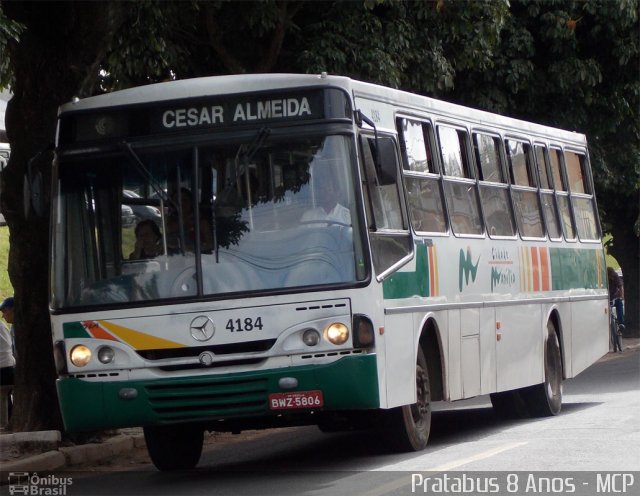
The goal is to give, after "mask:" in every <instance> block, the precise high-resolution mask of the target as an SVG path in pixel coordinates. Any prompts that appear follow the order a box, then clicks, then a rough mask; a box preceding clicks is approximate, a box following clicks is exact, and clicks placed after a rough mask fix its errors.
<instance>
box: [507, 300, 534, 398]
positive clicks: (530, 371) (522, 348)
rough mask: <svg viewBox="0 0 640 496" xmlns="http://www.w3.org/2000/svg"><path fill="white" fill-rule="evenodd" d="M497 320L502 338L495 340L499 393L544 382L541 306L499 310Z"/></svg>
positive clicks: (521, 306) (529, 305) (522, 306)
mask: <svg viewBox="0 0 640 496" xmlns="http://www.w3.org/2000/svg"><path fill="white" fill-rule="evenodd" d="M496 321H497V322H499V323H500V331H501V339H500V341H496V369H497V390H498V391H508V390H511V389H518V388H521V387H525V386H530V385H532V384H539V383H541V382H543V381H544V372H543V362H544V360H543V359H542V357H543V356H544V355H543V342H544V339H543V334H542V329H543V324H542V309H541V306H540V305H539V304H533V303H532V304H527V305H517V306H516V305H509V306H505V307H498V308H496ZM544 327H545V328H546V323H545V325H544Z"/></svg>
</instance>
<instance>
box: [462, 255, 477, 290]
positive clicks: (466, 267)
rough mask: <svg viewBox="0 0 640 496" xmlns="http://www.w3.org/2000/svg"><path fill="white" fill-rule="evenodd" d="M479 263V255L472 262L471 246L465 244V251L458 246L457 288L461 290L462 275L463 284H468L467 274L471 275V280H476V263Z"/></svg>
mask: <svg viewBox="0 0 640 496" xmlns="http://www.w3.org/2000/svg"><path fill="white" fill-rule="evenodd" d="M479 263H480V257H478V259H477V260H476V263H475V264H474V263H473V261H472V257H471V248H470V247H469V246H467V253H466V254H465V252H464V250H463V249H462V248H460V266H459V269H458V288H459V289H460V291H462V279H463V276H464V285H465V286H468V285H469V276H471V282H476V274H477V272H478V264H479Z"/></svg>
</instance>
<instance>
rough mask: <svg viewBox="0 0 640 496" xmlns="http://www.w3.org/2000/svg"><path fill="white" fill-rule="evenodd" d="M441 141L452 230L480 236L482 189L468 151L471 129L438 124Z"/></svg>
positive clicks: (481, 228) (441, 154)
mask: <svg viewBox="0 0 640 496" xmlns="http://www.w3.org/2000/svg"><path fill="white" fill-rule="evenodd" d="M438 140H439V143H440V159H441V160H442V164H443V167H444V176H445V177H444V192H445V198H446V201H447V204H448V206H449V219H450V222H451V229H452V230H453V232H454V234H456V235H460V234H462V235H465V234H471V235H480V234H482V232H483V225H482V219H481V217H480V206H479V205H480V201H479V198H478V188H477V187H476V182H475V180H474V179H473V175H472V174H471V170H472V166H471V164H472V162H471V160H470V157H469V156H468V153H467V143H468V136H467V132H466V131H465V130H462V129H455V128H453V127H448V126H438Z"/></svg>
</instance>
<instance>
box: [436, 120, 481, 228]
mask: <svg viewBox="0 0 640 496" xmlns="http://www.w3.org/2000/svg"><path fill="white" fill-rule="evenodd" d="M441 127H444V128H448V129H453V130H454V131H455V132H456V133H457V134H458V142H459V143H460V133H463V134H462V136H463V140H462V143H461V146H460V151H461V160H462V164H461V165H462V167H463V173H464V172H466V173H467V174H468V176H469V177H460V176H449V175H447V174H446V170H445V167H444V162H443V156H442V143H441V139H440V133H439V129H440V128H441ZM434 135H435V138H436V145H437V150H438V153H437V154H436V155H437V157H438V161H439V162H440V171H441V175H442V186H443V188H442V189H443V193H444V199H445V203H446V210H447V222H448V225H449V230H450V232H451V233H453V235H454V236H455V237H457V238H476V239H481V238H484V237H485V235H486V234H485V233H486V228H485V223H484V215H483V209H482V201H481V199H480V189H479V186H478V179H477V178H478V173H477V170H476V168H475V167H476V165H475V159H474V154H473V150H472V146H471V135H470V132H469V129H468V128H467V127H465V126H463V125H460V124H455V123H452V122H450V121H446V120H442V121H436V122H435V125H434ZM465 158H466V161H467V163H466V170H465V163H464V162H465ZM449 184H451V185H456V184H467V185H469V186H471V187H472V188H473V190H474V191H475V195H474V196H475V208H476V212H477V220H478V221H479V223H480V229H479V232H478V233H468V232H457V231H456V222H454V219H453V215H454V208H453V205H452V201H453V200H452V198H451V196H452V195H450V194H449V193H448V185H449ZM470 205H471V204H470Z"/></svg>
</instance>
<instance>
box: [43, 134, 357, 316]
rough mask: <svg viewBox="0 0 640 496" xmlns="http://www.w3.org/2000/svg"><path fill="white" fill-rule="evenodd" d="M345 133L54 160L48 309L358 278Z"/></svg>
mask: <svg viewBox="0 0 640 496" xmlns="http://www.w3.org/2000/svg"><path fill="white" fill-rule="evenodd" d="M353 156H354V155H353V150H352V143H351V141H350V139H349V138H348V137H346V136H341V135H338V136H321V137H316V138H296V139H291V138H289V139H287V140H286V141H282V140H280V141H277V140H274V139H268V133H267V132H266V130H263V131H262V132H260V133H256V135H255V136H252V137H251V138H250V139H248V140H246V142H241V143H240V142H238V143H230V142H225V143H224V144H220V145H206V146H199V147H189V148H182V149H173V150H166V149H164V150H154V151H152V152H150V151H145V152H142V151H133V149H131V148H127V147H123V152H122V154H118V155H113V156H109V157H102V158H96V157H95V156H94V157H91V158H85V159H77V158H75V159H73V160H66V161H65V160H63V161H61V162H60V163H59V164H58V166H57V170H58V181H57V185H56V187H57V193H58V194H57V201H56V204H55V210H56V212H55V217H54V218H55V226H54V236H53V239H54V244H53V259H54V263H53V271H52V294H53V298H52V303H53V305H54V307H56V308H61V307H68V306H81V305H101V304H114V303H125V302H132V301H134V302H137V301H151V300H162V299H170V298H183V297H191V298H193V297H210V296H215V295H220V294H228V293H238V292H256V291H270V290H271V291H273V290H277V289H281V288H299V287H310V286H325V285H329V284H332V285H336V284H350V283H354V282H356V281H358V280H363V279H364V278H365V273H364V267H365V264H364V262H363V253H362V247H361V242H360V238H359V235H354V233H358V232H361V230H359V229H358V216H357V211H356V209H355V205H356V203H357V202H356V199H355V196H354V181H353V177H352V173H353V168H352V166H351V164H352V162H353Z"/></svg>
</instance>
